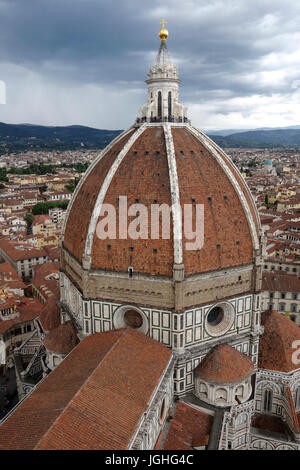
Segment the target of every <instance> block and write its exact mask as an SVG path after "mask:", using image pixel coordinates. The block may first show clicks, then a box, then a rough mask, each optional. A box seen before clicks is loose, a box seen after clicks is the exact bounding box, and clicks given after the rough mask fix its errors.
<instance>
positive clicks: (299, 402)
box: [295, 387, 300, 411]
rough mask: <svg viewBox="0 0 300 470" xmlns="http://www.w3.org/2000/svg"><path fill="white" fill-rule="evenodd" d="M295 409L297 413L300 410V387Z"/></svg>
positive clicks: (297, 392)
mask: <svg viewBox="0 0 300 470" xmlns="http://www.w3.org/2000/svg"><path fill="white" fill-rule="evenodd" d="M295 408H296V411H298V410H299V409H300V387H298V388H297V391H296V398H295Z"/></svg>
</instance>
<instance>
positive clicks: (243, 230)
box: [63, 123, 260, 277]
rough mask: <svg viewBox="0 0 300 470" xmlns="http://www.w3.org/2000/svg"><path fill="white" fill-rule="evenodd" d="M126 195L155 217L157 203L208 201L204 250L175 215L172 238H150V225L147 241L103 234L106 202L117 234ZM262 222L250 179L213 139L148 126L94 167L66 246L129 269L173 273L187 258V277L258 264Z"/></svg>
mask: <svg viewBox="0 0 300 470" xmlns="http://www.w3.org/2000/svg"><path fill="white" fill-rule="evenodd" d="M120 196H126V197H127V204H128V207H130V206H131V205H132V204H135V203H140V204H143V205H145V206H146V207H147V209H148V213H149V214H150V212H151V205H152V204H155V203H157V204H167V205H168V206H169V207H170V206H171V205H172V204H173V203H174V202H177V201H179V203H180V206H181V207H182V208H183V207H184V205H185V204H189V205H195V204H199V205H200V204H202V205H204V244H203V247H202V248H201V249H198V250H197V251H194V250H189V249H187V248H186V242H189V241H190V240H188V239H187V238H185V234H184V230H183V227H182V221H181V218H180V217H179V216H178V213H177V212H176V213H175V214H174V213H173V224H171V234H170V239H163V238H160V239H151V224H150V222H149V224H148V239H141V238H139V239H135V240H134V239H131V238H129V237H128V238H127V239H124V240H123V239H119V238H118V236H117V239H112V238H108V239H106V240H101V239H99V238H98V237H97V233H96V226H97V222H98V221H99V220H100V218H99V214H100V210H101V207H102V204H106V203H108V204H111V205H113V206H114V207H115V209H116V214H117V221H116V222H117V234H118V233H119V219H118V215H119V209H118V203H119V200H118V198H119V197H120ZM182 210H183V209H182ZM131 220H132V218H130V217H128V224H129V223H130V221H131ZM148 220H149V221H150V217H149V219H148ZM259 224H260V222H259V218H258V215H257V211H256V207H255V203H254V201H253V199H252V196H251V194H250V191H249V189H248V187H247V185H246V183H245V182H244V180H243V178H242V176H241V175H240V173H239V171H238V169H237V168H236V167H235V166H234V165H233V163H232V162H231V160H230V159H229V158H228V157H227V156H226V154H225V153H224V152H223V151H222V150H221V149H220V148H219V147H218V146H217V145H216V144H215V143H214V142H212V141H211V140H210V139H209V138H208V137H207V136H205V135H204V134H202V133H201V132H200V131H197V129H195V128H194V127H192V126H190V125H188V124H182V125H179V124H174V125H172V124H161V125H159V124H150V123H149V124H144V125H142V126H141V127H133V128H131V129H129V130H128V131H126V132H124V133H123V134H122V135H121V136H119V137H118V138H117V139H116V140H115V141H114V142H113V143H112V144H111V145H109V146H108V147H107V148H106V150H104V152H103V153H102V155H101V156H100V157H99V158H97V159H96V160H95V161H94V163H93V164H92V165H91V167H90V168H89V170H88V171H87V173H86V174H85V176H84V177H83V178H82V180H81V182H80V183H79V185H78V187H77V190H76V192H75V194H74V196H73V199H72V202H71V203H70V207H69V211H68V215H67V217H66V224H65V229H64V239H63V247H64V248H65V249H66V250H67V252H68V253H69V254H71V255H73V256H74V257H75V258H76V259H77V260H78V261H79V262H80V263H82V262H83V260H84V259H87V260H88V265H89V267H90V268H91V269H96V270H97V269H99V270H106V271H114V272H127V271H128V267H129V266H132V267H133V268H134V272H135V273H142V274H150V275H157V276H166V277H172V272H173V265H174V264H176V263H178V264H180V263H183V264H184V268H185V275H186V276H189V275H193V274H197V273H203V272H208V271H214V270H219V269H223V268H230V267H234V266H240V265H246V264H249V263H252V261H253V256H254V254H253V253H254V249H258V248H259V240H258V229H259ZM174 233H175V237H174ZM174 238H177V241H176V242H174Z"/></svg>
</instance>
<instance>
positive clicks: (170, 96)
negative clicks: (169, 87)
mask: <svg viewBox="0 0 300 470" xmlns="http://www.w3.org/2000/svg"><path fill="white" fill-rule="evenodd" d="M168 116H169V118H170V117H171V116H172V93H171V92H170V91H169V93H168Z"/></svg>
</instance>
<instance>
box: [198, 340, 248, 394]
mask: <svg viewBox="0 0 300 470" xmlns="http://www.w3.org/2000/svg"><path fill="white" fill-rule="evenodd" d="M253 372H254V365H253V362H252V361H251V359H250V358H249V357H248V356H246V355H245V354H242V353H240V352H239V351H237V350H236V349H234V348H233V347H231V346H229V344H219V345H218V346H215V347H214V348H212V349H211V350H210V351H209V353H208V354H207V355H206V356H205V357H204V359H202V361H201V362H200V364H199V365H198V366H197V367H196V369H195V375H196V376H197V377H200V378H201V379H202V380H204V381H205V382H209V383H213V384H222V385H224V384H236V383H240V382H243V381H244V380H246V379H247V378H248V377H250V375H252V374H253Z"/></svg>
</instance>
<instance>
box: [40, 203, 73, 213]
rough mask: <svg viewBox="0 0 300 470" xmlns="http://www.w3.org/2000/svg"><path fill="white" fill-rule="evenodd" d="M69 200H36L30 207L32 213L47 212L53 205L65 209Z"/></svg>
mask: <svg viewBox="0 0 300 470" xmlns="http://www.w3.org/2000/svg"><path fill="white" fill-rule="evenodd" d="M68 204H69V201H57V202H38V203H37V204H36V205H35V206H34V207H33V209H32V213H33V215H40V214H48V212H49V210H50V209H53V208H54V207H60V208H61V209H66V208H67V207H68Z"/></svg>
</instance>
